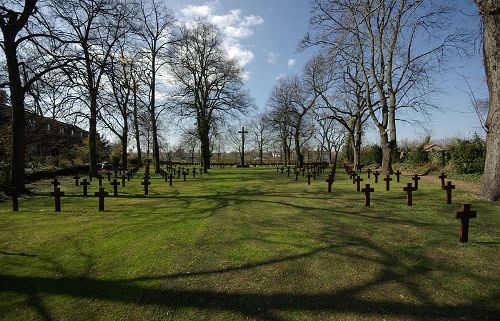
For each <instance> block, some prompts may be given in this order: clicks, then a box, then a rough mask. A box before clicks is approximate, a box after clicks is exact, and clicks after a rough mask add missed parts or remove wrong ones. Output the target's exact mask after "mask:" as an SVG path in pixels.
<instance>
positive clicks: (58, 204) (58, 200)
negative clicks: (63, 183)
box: [50, 187, 64, 212]
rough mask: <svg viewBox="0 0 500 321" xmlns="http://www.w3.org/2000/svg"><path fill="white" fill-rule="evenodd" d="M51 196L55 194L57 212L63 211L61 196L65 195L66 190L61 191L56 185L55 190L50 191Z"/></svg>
mask: <svg viewBox="0 0 500 321" xmlns="http://www.w3.org/2000/svg"><path fill="white" fill-rule="evenodd" d="M50 195H51V196H54V205H55V210H56V212H60V211H61V196H64V192H61V189H60V188H59V187H55V188H54V191H53V192H51V193H50Z"/></svg>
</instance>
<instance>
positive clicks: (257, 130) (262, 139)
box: [249, 113, 272, 165]
mask: <svg viewBox="0 0 500 321" xmlns="http://www.w3.org/2000/svg"><path fill="white" fill-rule="evenodd" d="M249 127H250V128H252V135H253V142H254V146H255V148H256V149H257V150H258V151H259V164H260V165H262V163H263V162H264V149H265V148H267V147H268V146H269V144H270V143H271V140H272V139H271V131H270V127H271V124H270V119H269V116H268V114H267V113H261V114H259V115H257V117H256V119H255V121H253V122H252V123H251V124H250V126H249Z"/></svg>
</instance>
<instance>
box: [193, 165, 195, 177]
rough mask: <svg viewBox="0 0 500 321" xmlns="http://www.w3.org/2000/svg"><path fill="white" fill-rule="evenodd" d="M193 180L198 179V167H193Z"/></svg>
mask: <svg viewBox="0 0 500 321" xmlns="http://www.w3.org/2000/svg"><path fill="white" fill-rule="evenodd" d="M193 178H196V167H193Z"/></svg>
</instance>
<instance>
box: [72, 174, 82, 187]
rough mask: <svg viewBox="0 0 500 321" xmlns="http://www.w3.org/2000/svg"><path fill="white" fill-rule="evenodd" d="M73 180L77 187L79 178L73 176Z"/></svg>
mask: <svg viewBox="0 0 500 321" xmlns="http://www.w3.org/2000/svg"><path fill="white" fill-rule="evenodd" d="M73 178H74V179H75V186H78V181H79V180H80V176H78V174H76V175H75V176H73Z"/></svg>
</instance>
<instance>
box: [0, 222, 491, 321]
mask: <svg viewBox="0 0 500 321" xmlns="http://www.w3.org/2000/svg"><path fill="white" fill-rule="evenodd" d="M323 232H324V233H328V234H330V233H331V231H330V230H328V229H327V230H324V231H323ZM336 232H337V233H338V230H336ZM343 233H344V235H341V236H342V237H341V238H340V239H341V240H345V241H340V242H339V243H338V244H331V245H327V246H323V247H317V248H315V249H312V250H309V251H305V252H302V253H299V254H293V255H287V256H281V257H274V258H270V259H267V260H263V261H258V262H248V263H244V264H241V265H236V266H225V267H221V268H216V269H211V270H200V271H193V272H190V273H179V272H177V273H171V274H165V275H145V276H141V277H135V278H129V279H96V278H93V277H90V276H89V274H88V273H89V271H91V268H89V267H88V268H87V269H86V273H85V274H80V275H78V276H72V275H69V274H70V273H63V274H62V275H63V276H62V277H46V276H42V277H38V276H18V275H7V274H0V290H1V291H2V292H13V293H17V294H20V295H23V296H25V297H26V298H27V300H26V304H27V305H28V306H30V307H32V308H34V309H35V310H36V311H37V313H38V315H39V317H40V318H41V319H43V320H53V319H54V318H53V317H52V316H51V315H50V311H49V310H48V308H47V307H46V306H44V304H43V300H42V299H40V298H41V297H43V296H47V295H51V296H66V297H70V298H78V299H85V300H97V301H106V302H117V303H124V304H131V305H139V306H160V307H165V308H169V309H178V308H191V309H195V310H199V311H204V314H206V313H210V312H212V311H218V312H227V313H234V314H235V315H239V316H243V317H246V318H253V319H259V320H271V321H278V320H289V319H294V318H295V317H296V315H295V316H294V314H296V313H306V314H307V313H311V314H317V313H322V314H324V313H327V314H328V313H332V314H334V313H349V314H354V315H357V316H358V317H359V316H361V317H363V318H370V317H372V318H373V317H375V318H379V319H380V318H383V317H394V318H400V319H408V318H413V319H425V320H443V319H448V320H449V319H457V320H458V319H466V320H494V319H496V317H497V316H498V313H499V312H500V311H499V310H498V308H495V307H494V306H492V305H491V302H498V300H497V299H498V292H497V293H494V294H492V295H490V296H487V295H484V296H482V297H478V298H477V299H475V300H471V301H469V302H467V303H458V304H450V303H436V302H435V301H434V300H433V298H432V297H431V295H430V294H429V293H428V291H429V290H427V289H424V288H423V286H422V285H420V284H418V283H416V281H415V279H417V278H422V277H427V276H428V275H429V274H430V273H431V272H432V270H431V269H430V268H429V266H428V265H426V264H425V261H426V260H428V259H427V258H426V257H424V256H423V255H421V254H418V253H411V254H402V253H399V252H398V253H394V252H391V251H389V250H387V249H385V248H383V247H382V246H379V245H377V244H375V243H374V242H373V241H371V240H369V239H367V238H362V237H358V236H355V235H352V234H349V233H348V232H343ZM352 246H355V247H357V248H358V251H353V250H352ZM81 255H85V254H83V253H82V254H81ZM329 255H340V256H344V257H346V258H347V259H348V260H353V261H354V260H356V261H359V260H361V261H365V262H366V263H368V264H372V265H376V266H377V267H382V268H381V269H380V270H379V271H378V272H373V275H372V276H371V277H370V278H368V279H366V278H365V279H364V280H365V281H363V282H361V283H359V282H357V284H354V285H352V286H348V287H343V288H339V289H335V290H332V291H325V290H323V291H321V290H319V291H316V292H315V293H300V292H285V291H282V290H278V291H271V292H266V293H260V292H246V291H216V290H207V289H203V288H200V289H193V288H192V287H190V288H186V289H183V288H179V285H177V286H175V287H172V288H170V287H168V286H159V285H158V282H156V283H153V284H155V286H151V285H150V283H148V282H150V281H153V282H154V281H164V282H162V283H161V284H168V281H169V280H170V281H173V280H179V279H185V278H192V279H194V280H199V278H200V277H201V278H203V277H210V276H213V275H221V278H222V279H223V278H224V274H234V273H236V274H237V275H238V273H252V275H254V276H255V277H256V278H257V277H258V275H260V274H261V273H266V271H267V270H266V269H268V268H274V269H280V268H284V267H285V266H286V265H293V264H297V263H299V262H301V263H302V264H303V263H304V262H303V261H306V262H307V261H308V260H314V258H315V257H317V256H321V257H322V258H323V259H326V258H328V257H329ZM325 256H326V258H325ZM408 258H411V259H412V262H424V264H410V265H408V264H403V263H402V261H403V260H405V259H408ZM86 262H87V264H90V265H92V264H94V263H93V260H92V259H87V260H86ZM53 263H56V262H53ZM332 264H333V263H332ZM55 268H56V269H57V270H58V272H62V271H61V270H60V267H59V266H57V264H56V266H55ZM438 268H439V270H441V271H443V272H446V273H449V274H451V275H454V276H456V277H460V276H461V275H462V273H466V274H467V275H468V276H469V277H472V278H477V279H480V278H481V277H480V276H478V275H477V274H475V273H474V271H461V272H460V273H458V272H457V271H456V267H455V266H452V265H451V264H450V265H447V264H440V265H439V266H438ZM247 278H248V276H247ZM483 281H486V282H494V281H495V280H487V279H484V277H483ZM329 282H333V283H335V281H334V280H325V283H326V284H328V283H329ZM394 282H395V283H397V284H399V285H401V286H402V287H403V288H405V289H407V290H408V291H409V292H410V293H411V294H413V296H414V297H415V298H416V299H417V301H418V302H416V303H415V302H410V301H404V300H403V301H398V300H394V299H391V298H389V296H386V295H384V294H382V293H380V296H378V297H377V298H375V299H373V298H372V299H370V298H367V297H365V296H364V295H363V294H364V292H365V291H370V290H373V289H375V288H379V287H380V286H384V285H386V284H390V283H394ZM202 284H203V282H200V285H202ZM271 290H272V289H271ZM377 291H379V292H380V291H381V290H377Z"/></svg>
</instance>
